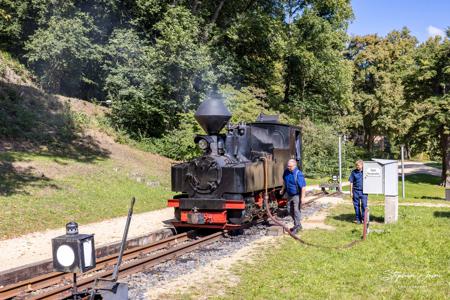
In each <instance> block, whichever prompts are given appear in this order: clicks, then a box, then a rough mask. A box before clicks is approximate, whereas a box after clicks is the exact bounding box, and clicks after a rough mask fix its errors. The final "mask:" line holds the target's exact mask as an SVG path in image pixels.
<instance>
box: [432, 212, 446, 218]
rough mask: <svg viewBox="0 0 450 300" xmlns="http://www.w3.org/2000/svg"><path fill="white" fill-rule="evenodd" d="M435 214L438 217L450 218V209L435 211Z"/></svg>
mask: <svg viewBox="0 0 450 300" xmlns="http://www.w3.org/2000/svg"><path fill="white" fill-rule="evenodd" d="M433 215H434V216H435V217H436V218H450V211H435V212H434V213H433Z"/></svg>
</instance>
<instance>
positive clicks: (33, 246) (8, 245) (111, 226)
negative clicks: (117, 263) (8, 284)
mask: <svg viewBox="0 0 450 300" xmlns="http://www.w3.org/2000/svg"><path fill="white" fill-rule="evenodd" d="M171 218H173V208H164V209H160V210H155V211H151V212H146V213H141V214H134V215H133V219H132V220H131V225H130V231H129V234H128V236H129V238H132V237H135V236H139V235H143V234H147V233H150V232H152V231H156V230H158V229H161V228H163V227H164V226H165V224H164V223H163V221H165V220H169V219H171ZM125 222H126V217H120V218H114V219H110V220H106V221H103V222H98V223H92V224H87V225H82V224H80V225H82V226H80V228H79V232H80V233H94V234H95V245H96V247H98V246H99V245H103V244H108V243H111V242H115V241H120V240H121V239H122V235H123V229H124V227H125ZM65 233H66V229H65V228H59V229H53V230H47V231H44V232H36V233H30V234H27V235H24V236H21V237H18V238H15V239H9V240H2V241H0V262H1V263H0V271H4V270H8V269H11V268H14V267H18V266H22V265H25V264H29V263H34V262H38V261H41V260H45V259H48V258H51V256H52V248H51V242H50V240H51V239H52V238H54V237H57V236H59V235H62V234H65Z"/></svg>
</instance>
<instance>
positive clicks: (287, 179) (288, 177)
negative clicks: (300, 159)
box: [280, 159, 306, 234]
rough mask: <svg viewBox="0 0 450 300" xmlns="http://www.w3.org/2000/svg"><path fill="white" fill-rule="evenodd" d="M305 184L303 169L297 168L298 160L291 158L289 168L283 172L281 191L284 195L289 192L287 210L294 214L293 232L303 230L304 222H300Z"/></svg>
mask: <svg viewBox="0 0 450 300" xmlns="http://www.w3.org/2000/svg"><path fill="white" fill-rule="evenodd" d="M305 186H306V181H305V177H304V176H303V173H302V171H300V170H299V169H298V168H297V161H295V160H294V159H290V160H289V161H288V164H287V169H286V170H285V171H284V173H283V187H282V188H281V191H280V193H281V194H282V195H283V194H284V192H285V191H286V192H287V199H288V202H287V210H288V213H289V214H290V215H291V216H292V219H294V227H292V228H291V232H292V233H293V234H296V233H297V232H298V231H299V230H302V224H300V205H301V203H302V200H304V199H305Z"/></svg>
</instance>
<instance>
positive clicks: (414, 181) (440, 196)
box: [342, 174, 448, 204]
mask: <svg viewBox="0 0 450 300" xmlns="http://www.w3.org/2000/svg"><path fill="white" fill-rule="evenodd" d="M440 183H441V179H440V177H437V176H433V175H429V174H412V175H407V176H405V192H406V193H405V196H406V197H405V199H404V200H403V199H402V182H401V177H399V182H398V194H399V201H400V202H431V203H439V202H442V203H445V187H443V186H440V185H439V184H440ZM342 189H343V190H344V191H348V190H349V186H344V187H343V188H342ZM348 199H350V198H349V197H348ZM382 202H384V196H383V195H369V203H372V204H375V203H382ZM447 203H448V202H447Z"/></svg>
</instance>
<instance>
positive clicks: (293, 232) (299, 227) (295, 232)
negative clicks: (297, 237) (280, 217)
mask: <svg viewBox="0 0 450 300" xmlns="http://www.w3.org/2000/svg"><path fill="white" fill-rule="evenodd" d="M300 230H301V226H298V225H297V226H294V227H292V229H291V233H292V234H297V232H299V231H300Z"/></svg>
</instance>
